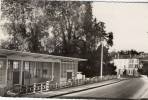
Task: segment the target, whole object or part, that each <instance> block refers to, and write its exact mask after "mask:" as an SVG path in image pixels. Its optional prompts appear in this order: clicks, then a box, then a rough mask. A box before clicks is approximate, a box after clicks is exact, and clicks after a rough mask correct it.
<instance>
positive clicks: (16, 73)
mask: <svg viewBox="0 0 148 100" xmlns="http://www.w3.org/2000/svg"><path fill="white" fill-rule="evenodd" d="M19 78H20V72H19V62H18V61H13V85H15V84H19V80H20V79H19Z"/></svg>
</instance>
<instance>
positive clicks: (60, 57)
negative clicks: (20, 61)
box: [0, 49, 87, 61]
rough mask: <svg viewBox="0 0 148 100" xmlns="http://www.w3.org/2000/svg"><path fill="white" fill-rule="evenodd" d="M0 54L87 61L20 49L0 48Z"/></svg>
mask: <svg viewBox="0 0 148 100" xmlns="http://www.w3.org/2000/svg"><path fill="white" fill-rule="evenodd" d="M0 55H2V56H7V57H9V56H13V55H17V56H21V57H33V58H36V59H38V58H43V59H51V58H52V59H60V60H66V61H87V59H81V58H73V57H64V56H55V55H48V54H39V53H30V52H22V51H14V50H7V49H0Z"/></svg>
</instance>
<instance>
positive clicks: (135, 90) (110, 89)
mask: <svg viewBox="0 0 148 100" xmlns="http://www.w3.org/2000/svg"><path fill="white" fill-rule="evenodd" d="M147 91H148V78H146V77H141V78H133V79H129V80H125V81H121V82H119V83H115V84H112V85H107V86H103V87H99V88H95V89H90V90H86V91H81V92H76V93H72V94H67V95H63V96H60V97H59V98H87V99H88V98H118V99H140V98H148V97H145V96H143V95H144V94H145V93H146V92H147Z"/></svg>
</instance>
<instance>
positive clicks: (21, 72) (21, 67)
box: [19, 60, 23, 85]
mask: <svg viewBox="0 0 148 100" xmlns="http://www.w3.org/2000/svg"><path fill="white" fill-rule="evenodd" d="M22 81H23V60H21V64H20V82H19V83H20V85H22Z"/></svg>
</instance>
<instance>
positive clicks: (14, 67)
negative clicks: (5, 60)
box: [13, 61, 19, 70]
mask: <svg viewBox="0 0 148 100" xmlns="http://www.w3.org/2000/svg"><path fill="white" fill-rule="evenodd" d="M13 70H19V62H18V61H14V62H13Z"/></svg>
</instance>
